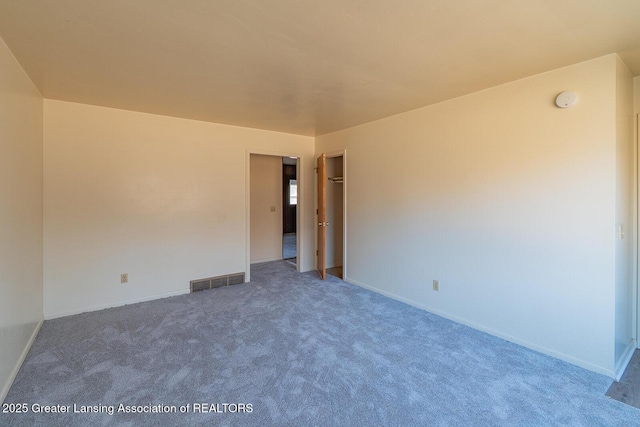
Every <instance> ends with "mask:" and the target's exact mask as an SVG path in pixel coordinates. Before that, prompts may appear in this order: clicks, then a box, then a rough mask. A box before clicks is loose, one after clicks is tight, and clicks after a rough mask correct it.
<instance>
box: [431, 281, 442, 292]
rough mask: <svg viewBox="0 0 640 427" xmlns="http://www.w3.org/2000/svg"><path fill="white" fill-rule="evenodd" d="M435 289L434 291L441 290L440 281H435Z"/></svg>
mask: <svg viewBox="0 0 640 427" xmlns="http://www.w3.org/2000/svg"><path fill="white" fill-rule="evenodd" d="M433 290H434V291H439V290H440V282H438V281H437V280H434V281H433Z"/></svg>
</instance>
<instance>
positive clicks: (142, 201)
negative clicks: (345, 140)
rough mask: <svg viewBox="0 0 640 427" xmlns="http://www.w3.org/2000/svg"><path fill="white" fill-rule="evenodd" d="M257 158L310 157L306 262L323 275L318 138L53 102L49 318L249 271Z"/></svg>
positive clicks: (49, 110)
mask: <svg viewBox="0 0 640 427" xmlns="http://www.w3.org/2000/svg"><path fill="white" fill-rule="evenodd" d="M252 150H254V151H273V152H278V153H279V152H286V153H288V154H289V155H293V156H298V157H302V158H303V165H304V167H303V170H304V171H306V172H305V173H306V176H303V178H304V179H303V181H304V182H305V183H307V187H304V188H303V200H302V203H303V205H304V206H305V208H304V210H306V212H304V211H303V214H304V217H303V219H302V221H303V222H302V224H303V232H304V236H303V237H304V239H303V242H302V244H301V247H302V258H303V259H302V260H301V261H302V270H303V271H304V270H309V269H312V268H313V258H312V251H313V229H314V228H313V222H312V221H313V209H314V206H313V194H314V193H313V176H312V173H313V168H312V166H311V165H312V163H313V138H309V137H302V136H297V135H290V134H283V133H278V132H269V131H262V130H256V129H248V128H241V127H235V126H227V125H219V124H213V123H206V122H198V121H192V120H184V119H177V118H171V117H164V116H157V115H152V114H143V113H136V112H130V111H123V110H116V109H110V108H102V107H94V106H88V105H82V104H74V103H68V102H60V101H52V100H45V103H44V158H45V165H44V180H45V189H44V212H45V220H44V301H45V306H44V312H45V317H47V318H51V317H56V316H61V315H65V314H70V313H77V312H82V311H89V310H94V309H97V308H102V307H109V306H116V305H122V304H124V303H127V302H133V301H140V300H144V299H152V298H158V297H161V296H166V295H173V294H176V293H182V292H186V291H187V290H188V287H189V280H192V279H197V278H202V277H212V276H218V275H222V274H227V273H234V272H240V271H245V269H246V265H247V264H248V262H247V261H248V260H247V259H246V254H247V252H248V251H247V250H246V245H245V238H246V233H245V231H246V229H247V221H246V217H247V216H246V212H245V208H246V202H247V201H248V198H247V197H246V188H247V186H246V181H245V179H246V176H247V173H246V168H247V167H248V166H249V162H248V158H249V155H248V153H249V152H250V151H252ZM309 186H310V187H309ZM307 198H308V200H309V202H308V203H307ZM121 273H128V274H129V283H128V284H120V274H121Z"/></svg>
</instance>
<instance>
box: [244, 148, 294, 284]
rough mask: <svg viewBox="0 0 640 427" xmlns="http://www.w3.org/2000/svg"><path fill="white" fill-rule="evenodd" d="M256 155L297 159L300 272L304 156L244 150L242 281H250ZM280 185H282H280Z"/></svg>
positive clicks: (289, 152)
mask: <svg viewBox="0 0 640 427" xmlns="http://www.w3.org/2000/svg"><path fill="white" fill-rule="evenodd" d="M252 154H257V155H261V156H272V157H280V158H282V157H297V158H298V162H297V163H298V166H297V167H296V181H297V183H298V204H297V205H296V271H300V265H301V264H300V263H301V260H300V258H301V256H300V255H301V250H300V246H301V245H300V243H301V242H302V235H303V233H304V230H303V227H302V224H304V218H303V216H304V209H303V206H304V203H305V202H306V201H305V194H304V182H303V173H302V167H301V166H302V165H303V164H304V155H302V154H301V153H295V152H291V151H274V150H261V149H257V148H247V149H245V166H244V169H245V178H244V200H245V202H244V217H245V225H244V227H245V232H244V235H245V243H244V244H245V248H244V251H245V255H244V256H245V271H244V281H245V282H250V281H251V155H252ZM280 185H282V183H280Z"/></svg>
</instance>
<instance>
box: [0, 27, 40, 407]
mask: <svg viewBox="0 0 640 427" xmlns="http://www.w3.org/2000/svg"><path fill="white" fill-rule="evenodd" d="M42 102H43V101H42V97H41V96H40V94H39V92H38V91H37V90H36V88H35V87H34V85H33V84H32V83H31V81H30V80H29V78H28V77H27V75H26V74H25V73H24V71H23V70H22V68H21V67H20V65H19V64H18V62H17V61H16V60H15V58H14V57H13V55H12V54H11V52H10V51H9V49H8V48H7V46H6V45H5V44H4V41H2V39H0V194H1V195H2V201H1V202H0V251H1V253H0V402H2V401H3V400H4V397H5V396H6V393H7V392H8V390H9V387H10V385H11V382H12V381H13V378H14V377H15V375H16V374H17V372H18V369H19V367H20V363H21V361H22V358H23V357H24V356H25V355H26V351H27V350H28V346H29V343H30V340H31V339H33V337H35V333H36V332H37V328H38V326H39V322H40V320H41V319H42ZM0 416H1V415H0Z"/></svg>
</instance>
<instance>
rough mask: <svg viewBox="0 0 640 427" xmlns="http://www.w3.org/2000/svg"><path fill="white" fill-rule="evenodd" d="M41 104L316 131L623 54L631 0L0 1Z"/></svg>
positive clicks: (639, 25)
mask: <svg viewBox="0 0 640 427" xmlns="http://www.w3.org/2000/svg"><path fill="white" fill-rule="evenodd" d="M0 36H2V38H3V39H4V40H5V42H6V43H7V45H8V46H9V48H10V49H11V50H12V51H13V53H14V54H15V56H16V57H17V59H18V61H20V63H21V64H22V66H23V67H24V69H25V70H26V72H27V73H28V74H29V76H30V77H31V79H32V80H33V82H34V83H35V84H36V86H37V87H38V88H39V90H40V91H41V93H42V94H43V96H44V97H45V98H51V99H60V100H66V101H73V102H81V103H86V104H94V105H102V106H107V107H115V108H122V109H128V110H136V111H145V112H150V113H157V114H164V115H169V116H177V117H185V118H191V119H197V120H205V121H211V122H218V123H228V124H235V125H240V126H248V127H255V128H261V129H271V130H278V131H283V132H290V133H296V134H304V135H320V134H323V133H328V132H332V131H336V130H339V129H343V128H346V127H350V126H353V125H356V124H360V123H364V122H367V121H371V120H375V119H378V118H381V117H385V116H389V115H392V114H396V113H400V112H403V111H407V110H411V109H414V108H417V107H420V106H424V105H428V104H432V103H435V102H438V101H441V100H444V99H448V98H452V97H456V96H459V95H463V94H466V93H470V92H473V91H477V90H480V89H483V88H487V87H491V86H494V85H497V84H500V83H504V82H507V81H511V80H515V79H518V78H521V77H525V76H529V75H533V74H536V73H540V72H543V71H547V70H551V69H554V68H558V67H562V66H565V65H570V64H574V63H577V62H580V61H585V60H588V59H591V58H595V57H598V56H602V55H605V54H609V53H613V52H618V53H619V55H620V57H621V58H622V59H623V60H624V61H625V63H626V64H627V66H628V67H629V69H630V70H631V71H632V73H633V74H634V75H640V0H481V1H480V0H182V1H181V0H108V1H105V0H99V1H98V0H0Z"/></svg>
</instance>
